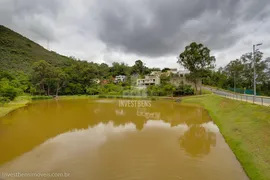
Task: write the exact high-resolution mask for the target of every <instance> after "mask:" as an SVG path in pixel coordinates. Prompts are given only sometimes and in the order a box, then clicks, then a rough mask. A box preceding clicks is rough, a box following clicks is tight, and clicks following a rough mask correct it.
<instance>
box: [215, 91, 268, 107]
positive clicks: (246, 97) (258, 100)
mask: <svg viewBox="0 0 270 180" xmlns="http://www.w3.org/2000/svg"><path fill="white" fill-rule="evenodd" d="M212 92H213V93H214V94H217V95H220V96H224V97H226V98H231V99H236V100H240V101H246V102H250V103H255V104H261V105H264V106H270V97H266V96H256V98H254V96H252V95H246V94H237V93H236V94H234V93H229V92H225V91H220V90H212Z"/></svg>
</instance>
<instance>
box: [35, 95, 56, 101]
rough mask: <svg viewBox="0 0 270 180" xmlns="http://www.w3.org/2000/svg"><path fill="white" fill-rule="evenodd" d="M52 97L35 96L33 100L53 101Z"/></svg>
mask: <svg viewBox="0 0 270 180" xmlns="http://www.w3.org/2000/svg"><path fill="white" fill-rule="evenodd" d="M52 98H53V97H52V96H33V97H32V100H40V99H52Z"/></svg>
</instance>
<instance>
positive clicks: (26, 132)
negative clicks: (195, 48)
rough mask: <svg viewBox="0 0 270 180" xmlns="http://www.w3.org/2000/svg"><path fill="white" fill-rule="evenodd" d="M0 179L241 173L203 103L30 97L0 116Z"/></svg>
mask: <svg viewBox="0 0 270 180" xmlns="http://www.w3.org/2000/svg"><path fill="white" fill-rule="evenodd" d="M0 173H1V174H0V179H1V178H2V179H40V178H42V179H76V180H84V179H85V180H86V179H87V180H89V179H90V180H124V179H125V180H136V179H141V180H197V179H206V180H228V179H229V180H246V179H248V178H247V176H246V174H245V172H244V171H243V169H242V167H241V165H240V163H239V162H238V160H237V159H236V158H235V156H234V154H233V152H232V151H231V149H230V148H229V146H228V145H227V144H226V142H225V140H224V138H223V136H222V135H221V134H220V132H219V129H218V127H217V126H216V125H215V124H214V123H213V121H212V120H211V117H210V116H209V115H208V113H207V111H206V110H204V109H203V108H200V107H196V106H190V105H182V104H181V103H177V102H174V101H165V100H164V101H133V102H132V101H130V100H111V99H96V100H95V99H76V100H75V99H73V100H45V101H36V102H34V103H33V104H30V105H28V106H26V107H24V108H21V109H18V110H16V111H13V112H12V113H10V114H8V115H7V116H5V117H3V118H0Z"/></svg>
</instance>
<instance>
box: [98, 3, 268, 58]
mask: <svg viewBox="0 0 270 180" xmlns="http://www.w3.org/2000/svg"><path fill="white" fill-rule="evenodd" d="M125 2H126V1H125ZM132 2H133V1H127V2H126V3H123V1H113V2H112V3H110V4H107V6H109V7H110V8H106V11H101V12H100V14H99V16H100V22H101V25H100V26H99V27H100V29H99V30H100V33H99V35H100V38H101V40H102V41H104V43H106V44H107V46H109V47H112V48H113V47H115V48H121V49H122V50H123V51H125V52H131V53H136V54H141V55H147V56H153V57H157V56H161V55H169V54H175V53H178V52H179V51H180V48H182V47H183V46H184V43H189V42H190V41H200V40H201V41H203V42H204V43H205V44H206V45H208V46H210V47H211V48H213V49H215V50H220V49H224V48H227V47H228V46H230V45H233V44H234V43H235V42H236V41H237V40H238V39H239V38H241V34H239V33H235V34H233V33H234V32H233V29H234V28H235V27H236V26H237V25H239V23H240V22H241V19H240V17H241V14H239V12H241V11H240V10H241V9H244V10H246V11H245V12H242V13H245V16H243V18H244V20H245V21H246V22H247V21H251V20H253V19H254V17H253V16H254V15H255V14H256V13H257V14H259V13H260V11H262V10H263V9H264V8H265V7H266V5H268V4H269V3H268V2H267V1H256V4H258V5H257V6H256V4H255V3H253V2H254V1H253V2H252V1H240V0H204V1H202V0H195V1H189V0H181V1H179V0H168V1H163V0H160V1H147V2H145V1H144V2H145V3H144V7H143V6H142V7H136V6H135V8H136V9H135V10H134V7H133V3H132ZM252 7H256V8H253V9H252ZM140 8H143V9H146V10H147V11H148V12H147V13H146V14H144V15H141V14H140V11H141V10H140ZM143 12H145V11H143ZM143 12H142V13H143ZM204 14H208V16H204ZM148 16H150V17H152V18H151V21H150V23H149V22H148V23H147V17H148ZM201 16H203V17H205V18H204V19H202V18H201ZM264 16H265V15H264ZM196 19H198V20H199V23H198V25H197V26H194V27H192V29H190V28H188V27H186V26H185V25H186V24H188V22H189V21H192V20H196ZM146 24H147V25H146Z"/></svg>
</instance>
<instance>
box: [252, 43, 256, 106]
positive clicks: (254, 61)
mask: <svg viewBox="0 0 270 180" xmlns="http://www.w3.org/2000/svg"><path fill="white" fill-rule="evenodd" d="M255 46H256V45H253V53H252V54H253V78H254V79H253V83H254V84H253V88H254V90H253V92H254V96H253V103H254V102H255V101H256V68H255V64H256V58H255Z"/></svg>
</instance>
